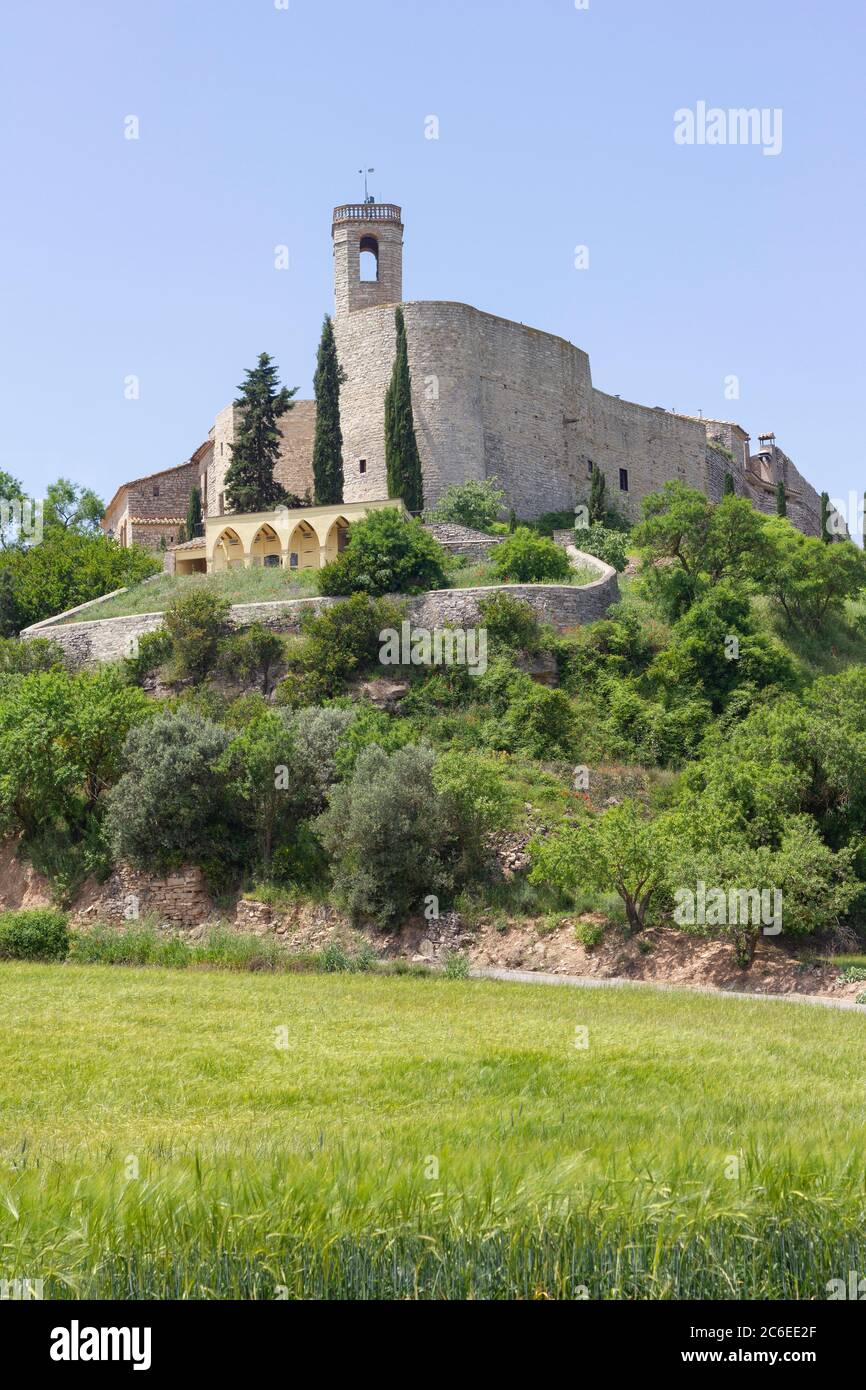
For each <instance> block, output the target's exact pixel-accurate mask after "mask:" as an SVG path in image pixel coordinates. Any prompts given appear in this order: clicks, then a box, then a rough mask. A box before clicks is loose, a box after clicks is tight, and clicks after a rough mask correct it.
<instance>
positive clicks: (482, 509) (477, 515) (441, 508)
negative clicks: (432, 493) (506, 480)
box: [427, 478, 505, 531]
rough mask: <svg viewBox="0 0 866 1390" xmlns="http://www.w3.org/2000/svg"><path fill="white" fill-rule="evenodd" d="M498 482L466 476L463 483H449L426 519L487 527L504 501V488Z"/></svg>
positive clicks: (486, 529) (483, 529)
mask: <svg viewBox="0 0 866 1390" xmlns="http://www.w3.org/2000/svg"><path fill="white" fill-rule="evenodd" d="M497 483H498V480H497V479H496V478H483V479H476V478H469V479H468V480H467V481H466V482H465V483H452V484H451V486H450V487H447V488H446V489H445V491H444V492H443V494H442V496H441V497H440V498H439V501H438V502H437V503H436V506H435V507H434V508H433V510H432V511H431V512H429V513H428V514H427V519H428V520H429V521H434V522H436V521H438V522H452V523H456V524H457V525H459V526H471V527H472V528H473V529H474V530H476V531H489V530H490V528H491V526H493V525H495V523H496V521H497V520H498V518H499V515H500V513H501V511H502V507H503V503H504V502H505V492H504V490H503V489H502V488H501V487H499V486H498V485H497Z"/></svg>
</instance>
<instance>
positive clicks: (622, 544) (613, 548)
mask: <svg viewBox="0 0 866 1390" xmlns="http://www.w3.org/2000/svg"><path fill="white" fill-rule="evenodd" d="M627 540H628V538H627V537H626V536H625V535H624V534H623V533H622V531H612V530H611V529H610V527H608V526H600V525H599V524H598V523H597V522H596V523H595V524H594V525H592V526H584V527H575V531H574V544H575V545H576V546H577V548H578V550H583V551H584V552H585V553H586V554H587V555H594V556H595V557H596V559H598V560H604V562H605V564H606V565H613V567H614V569H615V570H618V571H619V572H620V573H622V571H623V570H624V569H625V567H626V565H627V564H628V555H627V553H626V544H627Z"/></svg>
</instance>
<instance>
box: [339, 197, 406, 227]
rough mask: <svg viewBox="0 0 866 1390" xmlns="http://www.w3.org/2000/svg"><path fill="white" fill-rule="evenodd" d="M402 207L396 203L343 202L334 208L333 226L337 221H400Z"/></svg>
mask: <svg viewBox="0 0 866 1390" xmlns="http://www.w3.org/2000/svg"><path fill="white" fill-rule="evenodd" d="M402 218H403V209H402V208H398V207H397V205H396V203H343V205H342V206H341V207H338V208H334V226H336V225H337V223H338V222H401V221H402Z"/></svg>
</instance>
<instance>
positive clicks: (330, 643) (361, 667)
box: [276, 593, 403, 709]
mask: <svg viewBox="0 0 866 1390" xmlns="http://www.w3.org/2000/svg"><path fill="white" fill-rule="evenodd" d="M402 619H403V614H402V610H401V609H400V608H399V607H398V606H397V605H396V604H394V603H389V602H388V601H387V600H386V599H381V598H380V599H372V598H370V597H369V596H368V595H367V594H361V593H358V594H353V595H352V596H351V598H348V599H346V601H345V602H344V603H335V604H334V605H333V606H332V607H329V608H325V609H324V610H323V611H322V612H321V613H318V614H313V613H309V614H307V615H306V616H305V618H304V619H303V622H302V629H301V630H302V637H301V640H300V641H299V642H298V643H297V644H296V645H295V646H294V647H293V648H292V649H291V650H290V651H289V653H288V656H287V658H286V666H287V669H288V674H287V676H286V679H285V680H284V681H282V682H281V683H280V685H279V686H278V688H277V695H276V698H277V701H278V703H280V704H284V705H289V706H292V707H293V708H295V709H299V708H301V707H302V706H304V705H317V704H321V703H322V701H324V700H327V699H330V698H332V697H333V696H335V695H341V694H342V693H343V692H344V690H345V688H346V686H347V684H348V683H349V682H350V681H352V680H355V679H357V678H359V677H361V676H364V675H367V674H368V673H369V672H371V671H379V672H381V670H382V669H383V668H382V666H381V664H380V661H379V653H380V651H381V648H382V641H383V638H382V633H383V632H384V631H385V630H386V629H389V628H393V629H396V630H397V631H399V629H400V623H401V622H402Z"/></svg>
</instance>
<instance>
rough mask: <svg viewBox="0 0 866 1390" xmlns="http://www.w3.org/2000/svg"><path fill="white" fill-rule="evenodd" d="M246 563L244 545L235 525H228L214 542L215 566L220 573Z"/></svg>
mask: <svg viewBox="0 0 866 1390" xmlns="http://www.w3.org/2000/svg"><path fill="white" fill-rule="evenodd" d="M243 563H244V547H243V544H242V542H241V538H240V536H239V535H238V533H237V531H235V529H234V527H232V526H226V527H224V528H223V530H222V531H220V533H219V535H218V536H217V538H216V541H215V542H214V548H213V567H214V570H215V571H216V572H217V573H218V574H219V573H220V572H221V571H222V570H229V569H236V568H238V566H241V565H243Z"/></svg>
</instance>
